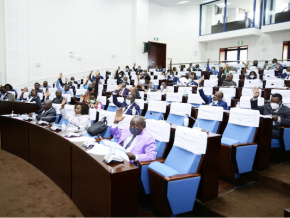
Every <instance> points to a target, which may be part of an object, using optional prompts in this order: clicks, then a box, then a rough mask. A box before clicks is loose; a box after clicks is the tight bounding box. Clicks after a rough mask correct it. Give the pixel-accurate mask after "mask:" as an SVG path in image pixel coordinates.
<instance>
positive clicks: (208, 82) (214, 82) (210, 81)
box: [204, 75, 218, 87]
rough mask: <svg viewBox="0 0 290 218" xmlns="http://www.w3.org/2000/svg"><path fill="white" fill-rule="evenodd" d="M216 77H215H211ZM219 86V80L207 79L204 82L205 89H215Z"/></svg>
mask: <svg viewBox="0 0 290 218" xmlns="http://www.w3.org/2000/svg"><path fill="white" fill-rule="evenodd" d="M211 76H214V75H211ZM217 85H218V79H215V78H211V79H205V80H204V87H214V86H217Z"/></svg>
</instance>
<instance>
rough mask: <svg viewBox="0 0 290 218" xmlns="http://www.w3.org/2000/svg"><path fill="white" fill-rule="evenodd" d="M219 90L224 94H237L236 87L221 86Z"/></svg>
mask: <svg viewBox="0 0 290 218" xmlns="http://www.w3.org/2000/svg"><path fill="white" fill-rule="evenodd" d="M219 91H220V92H222V93H223V94H224V95H227V96H230V97H235V96H236V88H225V87H220V88H219Z"/></svg>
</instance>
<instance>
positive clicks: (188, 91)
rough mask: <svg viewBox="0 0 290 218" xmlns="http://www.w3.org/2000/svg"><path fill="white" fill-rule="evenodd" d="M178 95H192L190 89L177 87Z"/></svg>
mask: <svg viewBox="0 0 290 218" xmlns="http://www.w3.org/2000/svg"><path fill="white" fill-rule="evenodd" d="M178 93H181V94H187V95H189V94H192V87H183V86H179V87H178Z"/></svg>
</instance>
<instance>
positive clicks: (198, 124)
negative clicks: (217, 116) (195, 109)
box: [186, 114, 201, 131]
mask: <svg viewBox="0 0 290 218" xmlns="http://www.w3.org/2000/svg"><path fill="white" fill-rule="evenodd" d="M186 116H187V117H188V118H191V119H193V120H195V121H196V122H197V129H198V130H200V131H201V129H200V128H199V122H198V120H197V119H195V118H193V117H192V116H190V115H188V114H186Z"/></svg>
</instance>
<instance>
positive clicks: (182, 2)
mask: <svg viewBox="0 0 290 218" xmlns="http://www.w3.org/2000/svg"><path fill="white" fill-rule="evenodd" d="M187 2H188V1H181V2H178V3H177V4H184V3H187Z"/></svg>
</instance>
